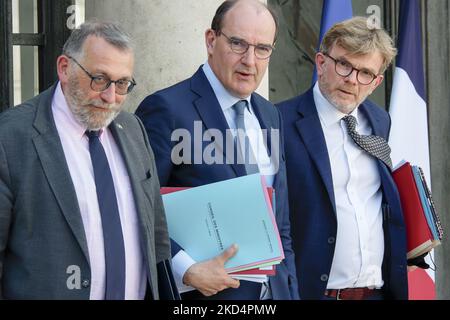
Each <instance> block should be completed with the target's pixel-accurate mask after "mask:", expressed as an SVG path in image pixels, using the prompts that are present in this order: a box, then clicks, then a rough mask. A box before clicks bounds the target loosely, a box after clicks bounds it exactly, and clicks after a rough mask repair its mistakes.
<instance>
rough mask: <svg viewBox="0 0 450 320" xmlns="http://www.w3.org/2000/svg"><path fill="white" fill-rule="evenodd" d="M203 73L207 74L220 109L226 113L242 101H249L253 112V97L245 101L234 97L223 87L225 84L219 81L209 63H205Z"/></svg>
mask: <svg viewBox="0 0 450 320" xmlns="http://www.w3.org/2000/svg"><path fill="white" fill-rule="evenodd" d="M202 69H203V72H204V73H205V76H206V78H207V79H208V81H209V84H210V85H211V87H212V89H213V91H214V94H215V95H216V97H217V100H218V101H219V104H220V107H221V108H222V110H223V111H224V112H225V111H226V110H228V109H230V108H231V107H233V105H234V104H235V103H236V102H238V101H240V100H247V102H248V110H249V111H250V112H251V107H250V106H251V103H250V98H251V96H248V97H247V98H245V99H241V98H237V97H235V96H233V95H232V94H231V93H230V92H228V90H227V89H225V87H224V86H223V84H222V83H221V82H220V81H219V79H217V77H216V75H215V74H214V71H213V70H212V69H211V66H210V65H209V63H208V61H207V62H205V64H204V65H203V67H202Z"/></svg>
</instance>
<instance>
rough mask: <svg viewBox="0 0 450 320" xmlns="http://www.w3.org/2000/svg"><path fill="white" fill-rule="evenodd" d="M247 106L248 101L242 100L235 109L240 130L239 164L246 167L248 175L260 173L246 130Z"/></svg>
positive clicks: (238, 139)
mask: <svg viewBox="0 0 450 320" xmlns="http://www.w3.org/2000/svg"><path fill="white" fill-rule="evenodd" d="M247 104H248V102H247V100H240V101H238V102H236V103H235V104H234V105H233V109H234V110H235V111H236V129H238V131H237V135H236V140H237V155H238V160H239V162H238V163H243V164H244V165H245V171H246V172H247V174H253V173H257V172H259V169H258V164H256V160H255V157H254V155H253V152H252V149H251V147H250V140H249V139H248V136H247V133H246V132H247V131H246V130H245V122H244V112H245V108H247ZM242 153H244V154H242Z"/></svg>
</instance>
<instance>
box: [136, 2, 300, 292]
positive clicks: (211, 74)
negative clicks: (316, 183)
mask: <svg viewBox="0 0 450 320" xmlns="http://www.w3.org/2000/svg"><path fill="white" fill-rule="evenodd" d="M276 31H277V22H276V17H275V15H274V13H273V12H272V11H270V10H269V9H268V8H267V7H266V6H265V5H264V4H261V3H260V2H259V1H255V0H250V1H248V0H247V1H225V2H224V3H223V4H222V5H221V6H220V7H219V8H218V9H217V12H216V15H215V17H214V19H213V21H212V25H211V28H210V29H208V30H207V31H206V33H205V41H206V46H207V52H208V61H207V62H206V63H205V64H204V65H203V66H201V67H200V68H199V69H198V71H197V72H196V73H195V74H194V75H193V76H192V77H191V78H189V79H187V80H185V81H182V82H180V83H178V84H176V85H174V86H172V87H169V88H166V89H164V90H161V91H158V92H156V93H154V94H152V95H150V96H148V97H147V98H146V99H145V100H144V101H143V102H142V103H141V104H140V106H139V107H138V109H137V111H136V114H137V115H138V116H139V117H140V118H141V119H142V121H143V123H144V126H145V128H146V130H147V133H148V135H149V138H150V143H151V145H152V148H153V150H154V152H155V158H156V165H157V169H158V175H159V178H160V183H161V186H182V187H196V186H200V185H204V184H208V183H213V182H217V181H222V180H226V179H231V178H235V177H239V176H243V175H246V174H250V173H252V172H258V171H259V172H260V173H261V174H262V175H263V176H265V178H266V182H267V184H268V185H272V186H273V187H274V189H275V190H276V208H275V215H276V221H277V224H278V228H279V231H280V236H281V240H282V244H283V249H284V253H285V259H284V261H283V262H282V263H281V264H280V265H278V266H277V268H276V276H273V277H269V281H267V282H266V283H264V284H261V283H255V282H249V281H240V282H239V281H238V280H236V279H233V278H232V277H230V276H229V275H228V274H227V273H226V272H225V269H224V263H225V262H226V261H227V260H228V259H229V258H231V257H232V256H233V255H234V254H235V253H236V250H237V248H236V247H235V246H232V247H230V248H228V249H227V250H226V251H225V252H224V253H223V254H221V255H219V256H217V257H215V258H213V259H211V260H207V261H202V262H199V261H193V260H192V259H191V258H190V257H189V256H188V255H187V254H186V253H185V252H184V251H183V250H182V248H180V247H179V246H177V245H176V244H174V245H173V247H172V256H173V259H172V262H173V266H174V273H175V278H176V280H177V282H178V285H179V287H180V290H181V291H182V292H185V293H183V294H182V298H183V299H203V298H205V297H208V298H212V299H255V300H256V299H260V298H262V299H298V288H297V280H296V271H295V263H294V253H293V251H292V248H291V238H290V224H289V210H288V206H287V203H288V200H287V188H286V169H285V163H284V154H283V149H282V148H281V146H282V145H283V142H282V140H280V137H282V134H281V133H280V130H281V115H280V113H279V111H278V110H277V109H276V108H275V107H274V106H273V105H272V104H271V103H270V102H269V101H267V100H265V99H264V98H263V97H261V96H260V95H258V94H256V93H254V91H255V90H256V88H257V87H258V86H259V84H260V82H261V79H262V78H263V76H264V73H265V71H266V69H267V66H268V63H269V58H270V55H271V53H272V50H273V45H274V43H275V37H276ZM239 106H241V108H240V107H239ZM239 130H244V132H245V133H247V134H248V139H249V140H248V141H249V144H245V143H244V144H243V145H244V146H245V145H246V146H247V148H245V147H244V148H242V145H241V144H239V148H242V150H241V151H243V152H246V153H244V155H247V156H249V155H250V154H251V156H250V157H252V159H255V160H256V161H254V162H253V165H252V164H251V163H250V161H248V162H246V161H237V160H236V159H235V157H234V154H235V153H232V152H230V151H233V150H234V149H233V146H234V145H235V140H236V141H237V139H238V138H239V137H238V136H239V135H237V134H236V133H237V132H239ZM264 130H267V131H268V132H269V134H267V135H265V134H263V133H264ZM240 132H242V131H240ZM250 132H252V133H254V134H253V135H252V134H249V133H250ZM186 134H187V136H186ZM218 136H221V137H223V138H224V139H221V138H217V137H218ZM180 137H181V138H180ZM205 137H206V138H205ZM205 140H206V141H205ZM224 140H225V141H224ZM211 144H212V145H213V146H214V150H215V151H214V152H213V155H212V154H211V153H210V152H208V150H210V149H209V148H210V147H211ZM182 145H184V146H185V147H186V145H187V148H184V149H183V150H181V151H180V149H179V147H180V146H182ZM230 145H231V148H228V147H229V146H230ZM236 145H238V144H237V143H236ZM224 146H226V147H224ZM248 147H250V148H248ZM208 154H209V155H210V157H208ZM212 157H214V159H211V158H212ZM211 160H213V161H211ZM234 160H236V161H234ZM255 166H256V168H255ZM236 223H239V222H238V221H236ZM185 285H187V286H189V287H190V288H184V287H183V286H185ZM189 289H196V290H193V291H188V290H189Z"/></svg>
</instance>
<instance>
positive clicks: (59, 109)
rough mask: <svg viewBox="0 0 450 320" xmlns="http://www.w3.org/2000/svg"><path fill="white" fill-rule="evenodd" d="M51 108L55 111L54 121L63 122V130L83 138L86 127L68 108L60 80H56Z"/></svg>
mask: <svg viewBox="0 0 450 320" xmlns="http://www.w3.org/2000/svg"><path fill="white" fill-rule="evenodd" d="M53 109H54V111H55V112H56V113H55V117H56V119H55V121H58V122H63V123H64V130H66V131H69V132H70V133H71V134H72V135H73V136H74V137H78V138H79V139H81V138H83V136H84V133H85V132H86V129H87V128H86V127H85V126H83V125H81V124H80V123H79V122H78V120H77V119H76V118H75V116H74V115H73V113H72V111H71V110H70V108H69V105H68V104H67V100H66V97H65V96H64V93H63V91H62V87H61V83H60V82H58V85H57V86H56V90H55V94H54V96H53Z"/></svg>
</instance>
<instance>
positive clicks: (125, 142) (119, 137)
mask: <svg viewBox="0 0 450 320" xmlns="http://www.w3.org/2000/svg"><path fill="white" fill-rule="evenodd" d="M124 126H125V124H123V123H122V121H121V115H120V114H119V116H118V117H117V118H116V119H115V120H114V121H113V122H112V123H111V124H110V125H109V129H110V130H111V134H112V135H113V137H114V141H115V142H116V144H117V146H118V148H119V150H120V151H121V156H122V159H123V161H124V163H125V166H126V168H127V173H128V176H129V178H130V184H131V187H132V190H133V196H134V200H135V203H136V210H137V214H138V216H139V219H140V221H142V222H143V223H144V224H145V225H146V226H148V227H151V226H150V225H149V224H150V221H149V220H148V215H147V214H145V212H146V210H147V207H146V205H145V203H144V201H143V200H144V199H143V198H142V197H143V196H144V195H143V194H142V193H141V190H147V188H143V187H142V185H141V183H145V181H146V180H147V179H149V178H150V177H149V176H147V177H142V176H140V175H139V174H138V172H137V170H136V162H137V161H138V159H135V158H133V155H137V154H139V152H138V150H133V146H134V143H133V140H132V139H131V138H130V137H129V136H128V135H127V133H126V130H124ZM148 165H149V166H150V164H148ZM148 174H150V173H149V172H147V175H148ZM146 178H147V179H146ZM149 196H150V195H149ZM151 229H152V228H150V230H151Z"/></svg>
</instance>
